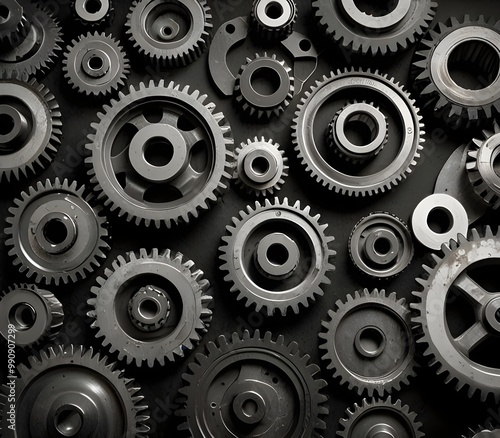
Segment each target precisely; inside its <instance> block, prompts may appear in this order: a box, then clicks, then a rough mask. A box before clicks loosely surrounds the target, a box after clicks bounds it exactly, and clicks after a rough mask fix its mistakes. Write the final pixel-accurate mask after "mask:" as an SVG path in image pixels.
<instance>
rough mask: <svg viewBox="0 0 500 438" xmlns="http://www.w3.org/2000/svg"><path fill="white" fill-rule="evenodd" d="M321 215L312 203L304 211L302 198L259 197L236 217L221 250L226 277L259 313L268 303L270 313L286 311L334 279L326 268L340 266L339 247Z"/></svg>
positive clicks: (305, 301) (296, 308)
mask: <svg viewBox="0 0 500 438" xmlns="http://www.w3.org/2000/svg"><path fill="white" fill-rule="evenodd" d="M319 220H320V215H316V216H311V215H310V207H305V208H304V210H302V209H301V206H300V202H298V201H297V202H296V203H295V204H293V205H289V204H288V199H287V198H285V199H284V200H283V201H280V200H279V199H278V198H275V199H274V203H271V201H270V200H268V199H266V200H265V201H264V203H263V204H260V203H259V202H256V203H255V207H253V208H252V207H251V206H247V208H246V211H241V212H240V217H239V218H233V224H234V225H230V226H227V227H226V228H227V230H228V232H229V234H228V235H227V236H224V237H223V238H222V240H223V242H224V243H223V244H222V246H221V247H220V248H219V250H220V251H221V255H220V259H221V261H222V264H221V266H220V269H221V270H222V271H225V272H227V275H226V276H225V277H224V280H225V281H227V282H228V283H230V284H231V288H230V291H231V292H234V293H237V294H238V296H237V299H238V300H242V299H245V301H246V306H247V307H248V306H250V305H252V306H255V310H256V311H257V312H258V311H260V310H261V309H262V308H264V309H265V310H266V311H267V314H268V315H269V316H271V315H273V314H274V313H275V312H278V311H279V312H280V313H281V315H283V316H284V315H286V313H287V311H288V310H289V309H290V310H293V312H294V313H296V314H297V313H299V310H300V308H299V305H302V306H304V307H308V306H309V303H310V302H314V301H315V300H316V295H319V296H322V295H323V293H324V292H323V290H322V287H321V286H322V285H325V284H330V279H329V278H328V276H327V273H328V272H330V271H333V270H334V269H335V268H334V266H333V265H332V263H331V262H332V258H333V256H334V255H335V251H334V250H333V249H332V248H331V246H332V242H333V240H334V238H333V237H330V236H327V235H326V234H325V230H326V228H327V225H321V224H320V223H319Z"/></svg>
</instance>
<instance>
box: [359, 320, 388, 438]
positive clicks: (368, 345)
mask: <svg viewBox="0 0 500 438" xmlns="http://www.w3.org/2000/svg"><path fill="white" fill-rule="evenodd" d="M386 344H387V337H386V336H385V333H384V332H383V331H382V330H380V329H379V328H378V327H375V326H367V327H363V328H361V329H360V330H359V331H358V333H357V334H356V337H355V338H354V347H355V348H356V351H357V352H358V353H359V354H361V355H362V356H364V357H367V358H375V357H378V356H380V355H381V354H382V353H383V351H384V350H385V346H386ZM372 436H373V437H375V436H376V437H378V436H379V435H377V434H375V435H367V437H372ZM385 436H386V435H380V437H381V438H382V437H385ZM388 436H390V435H388Z"/></svg>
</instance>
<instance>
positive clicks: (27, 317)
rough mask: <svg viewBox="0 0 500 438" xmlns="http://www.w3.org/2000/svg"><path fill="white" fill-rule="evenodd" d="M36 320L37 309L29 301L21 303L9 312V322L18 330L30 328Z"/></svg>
mask: <svg viewBox="0 0 500 438" xmlns="http://www.w3.org/2000/svg"><path fill="white" fill-rule="evenodd" d="M35 321H36V311H35V309H34V308H33V307H32V306H31V305H30V304H28V303H19V304H17V305H16V306H14V307H12V309H11V311H10V312H9V322H10V323H11V324H12V325H13V326H14V327H15V329H16V331H17V332H22V331H25V330H29V329H30V328H32V327H33V325H34V324H35Z"/></svg>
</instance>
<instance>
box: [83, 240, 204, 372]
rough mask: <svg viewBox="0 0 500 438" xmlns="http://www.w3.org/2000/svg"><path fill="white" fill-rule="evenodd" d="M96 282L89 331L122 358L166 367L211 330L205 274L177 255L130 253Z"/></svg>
mask: <svg viewBox="0 0 500 438" xmlns="http://www.w3.org/2000/svg"><path fill="white" fill-rule="evenodd" d="M105 276H106V278H102V277H100V278H98V279H97V282H98V284H99V286H97V287H93V288H92V291H91V292H92V294H93V295H94V296H95V298H91V299H89V301H88V304H89V305H90V306H91V307H92V310H91V311H89V312H88V316H89V317H91V318H93V320H94V321H93V323H92V327H93V328H95V329H97V330H98V332H97V334H96V337H98V338H103V340H102V343H103V345H104V346H107V345H109V348H110V350H111V352H112V353H113V352H117V353H118V357H119V359H120V360H122V359H123V360H126V361H127V363H128V364H130V363H132V362H133V361H135V363H136V365H137V366H139V367H140V366H142V365H143V364H147V366H149V367H153V366H154V364H155V363H156V362H158V363H159V364H160V365H165V360H168V361H171V362H173V361H174V360H175V359H176V358H177V357H184V356H185V354H186V353H187V352H188V351H189V350H192V349H193V348H194V347H195V345H196V344H197V343H198V342H199V341H200V340H201V337H202V335H203V334H205V333H206V332H207V330H208V327H209V326H210V321H211V319H212V311H211V310H210V309H209V306H210V305H211V303H212V297H211V296H210V295H207V294H206V291H207V289H208V288H209V286H210V284H209V282H208V281H207V280H205V279H204V278H202V277H203V272H202V271H200V270H199V269H198V270H195V269H194V263H193V262H192V261H189V260H185V259H184V256H183V255H182V254H181V253H177V254H173V253H171V252H170V250H168V249H167V250H165V251H161V252H160V251H158V249H153V250H152V252H151V253H150V254H148V253H147V251H146V250H145V249H141V250H140V251H139V253H138V254H135V253H133V252H129V253H127V254H126V256H125V257H122V256H120V257H118V259H117V260H115V261H114V262H113V269H112V270H109V269H108V270H106V272H105Z"/></svg>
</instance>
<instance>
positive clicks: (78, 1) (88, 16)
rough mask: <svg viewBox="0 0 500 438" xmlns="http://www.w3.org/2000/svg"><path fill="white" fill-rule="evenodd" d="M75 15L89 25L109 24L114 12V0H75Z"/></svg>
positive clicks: (73, 3)
mask: <svg viewBox="0 0 500 438" xmlns="http://www.w3.org/2000/svg"><path fill="white" fill-rule="evenodd" d="M71 11H72V12H73V17H74V18H75V20H77V21H78V22H79V23H80V24H82V25H83V26H87V27H97V26H100V25H103V24H109V23H110V22H111V19H112V17H113V14H114V7H113V0H99V1H98V2H90V1H88V0H73V1H72V3H71Z"/></svg>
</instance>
